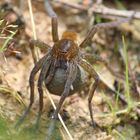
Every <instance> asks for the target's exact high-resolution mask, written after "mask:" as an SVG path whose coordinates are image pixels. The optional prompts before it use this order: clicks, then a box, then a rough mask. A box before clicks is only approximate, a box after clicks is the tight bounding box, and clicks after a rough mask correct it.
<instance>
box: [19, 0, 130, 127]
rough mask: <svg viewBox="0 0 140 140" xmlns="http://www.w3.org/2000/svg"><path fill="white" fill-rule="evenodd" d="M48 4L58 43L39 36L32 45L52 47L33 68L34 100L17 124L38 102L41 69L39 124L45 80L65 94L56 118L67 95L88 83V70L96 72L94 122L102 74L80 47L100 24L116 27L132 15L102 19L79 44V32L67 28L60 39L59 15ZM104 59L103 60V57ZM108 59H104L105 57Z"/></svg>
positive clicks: (91, 89) (84, 45)
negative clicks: (35, 87)
mask: <svg viewBox="0 0 140 140" xmlns="http://www.w3.org/2000/svg"><path fill="white" fill-rule="evenodd" d="M45 4H46V7H47V10H48V13H49V14H50V16H51V17H52V38H53V42H54V45H53V47H50V46H49V45H47V44H45V43H43V42H40V41H38V40H32V41H31V43H30V45H31V47H32V46H34V45H36V46H40V47H43V48H46V49H47V50H48V52H47V54H46V55H45V56H44V57H43V58H41V59H40V60H39V61H38V62H37V63H36V64H35V66H34V68H33V69H32V71H31V74H30V78H29V84H30V104H29V106H28V108H27V109H26V111H25V113H24V114H23V116H22V117H21V118H20V120H19V121H18V123H17V126H18V125H20V124H21V123H22V122H23V120H24V119H25V117H26V115H27V114H28V113H29V111H30V109H31V106H32V104H33V102H34V81H35V75H36V74H37V72H38V71H39V70H40V71H41V72H40V75H39V79H38V92H39V113H38V117H37V124H38V122H39V120H40V117H41V114H42V109H43V88H42V86H43V82H44V83H45V85H46V87H47V89H48V90H49V91H50V92H51V93H52V94H55V95H59V96H61V98H60V101H59V103H58V105H57V108H56V110H55V111H54V114H53V118H54V119H56V118H57V116H58V113H59V111H60V109H61V107H62V105H63V102H64V100H65V98H66V97H68V96H70V95H72V94H74V93H75V92H76V91H78V90H79V89H81V88H82V87H83V86H84V83H85V82H86V81H85V79H86V78H85V77H84V75H85V74H86V72H87V73H88V74H89V75H90V76H92V77H93V78H94V79H95V80H94V81H93V82H92V83H91V86H90V90H89V97H88V107H89V112H90V117H91V120H92V124H93V126H94V124H95V123H94V119H93V112H92V105H91V101H92V98H93V95H94V92H95V90H96V88H97V86H98V84H99V82H100V78H99V76H98V74H97V72H96V71H95V70H94V68H93V66H92V65H90V64H89V63H88V62H87V61H86V60H85V59H84V58H83V55H82V53H81V50H80V48H84V47H86V46H87V44H88V42H89V41H90V40H91V39H92V38H93V36H94V34H95V33H96V31H97V29H99V28H100V27H102V28H104V27H105V28H106V27H115V26H117V25H118V24H120V23H123V22H124V21H128V19H127V20H126V19H125V20H123V21H118V22H110V23H100V24H97V25H96V26H94V27H92V28H91V30H90V31H89V33H88V34H87V36H86V37H85V39H84V40H83V41H82V43H81V44H80V45H78V44H77V34H76V32H72V31H66V32H64V33H63V35H62V38H61V39H59V36H58V23H57V16H56V14H55V13H54V11H53V10H52V8H51V7H50V5H49V3H48V2H46V3H45ZM96 60H98V61H100V60H101V59H100V58H99V57H98V58H96V57H95V61H96ZM101 61H103V60H101ZM103 62H104V61H103Z"/></svg>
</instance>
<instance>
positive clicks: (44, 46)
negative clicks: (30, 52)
mask: <svg viewBox="0 0 140 140" xmlns="http://www.w3.org/2000/svg"><path fill="white" fill-rule="evenodd" d="M29 46H30V48H31V49H32V48H33V47H34V46H35V47H38V48H40V49H42V50H44V51H45V52H48V50H49V49H50V48H51V47H50V46H49V45H48V44H46V43H44V42H42V41H40V40H33V39H31V40H30V41H29Z"/></svg>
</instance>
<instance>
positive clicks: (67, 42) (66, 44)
mask: <svg viewBox="0 0 140 140" xmlns="http://www.w3.org/2000/svg"><path fill="white" fill-rule="evenodd" d="M71 46H72V42H71V41H70V40H63V41H62V44H61V46H60V48H59V51H60V52H61V53H63V54H64V53H67V52H68V51H69V49H70V48H71Z"/></svg>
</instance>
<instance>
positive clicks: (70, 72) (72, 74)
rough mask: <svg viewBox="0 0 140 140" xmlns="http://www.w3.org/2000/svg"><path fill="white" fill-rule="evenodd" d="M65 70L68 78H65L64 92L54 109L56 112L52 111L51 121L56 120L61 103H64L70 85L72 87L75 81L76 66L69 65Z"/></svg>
mask: <svg viewBox="0 0 140 140" xmlns="http://www.w3.org/2000/svg"><path fill="white" fill-rule="evenodd" d="M67 70H68V71H67V72H68V76H67V80H66V84H65V87H64V91H63V93H62V95H61V98H60V101H59V103H58V106H57V107H56V110H55V111H54V114H53V116H52V118H53V119H57V117H58V113H59V111H60V109H61V107H62V105H63V102H64V100H65V98H66V97H67V96H68V95H69V92H70V88H71V85H72V83H73V81H74V80H75V78H76V75H77V65H76V64H74V63H70V64H69V66H68V69H67Z"/></svg>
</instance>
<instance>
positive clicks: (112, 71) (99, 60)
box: [83, 54, 125, 80]
mask: <svg viewBox="0 0 140 140" xmlns="http://www.w3.org/2000/svg"><path fill="white" fill-rule="evenodd" d="M83 58H84V59H86V60H91V61H93V62H97V61H98V62H101V63H103V64H104V65H105V66H106V68H107V69H108V70H109V71H110V72H111V74H112V75H114V76H115V77H116V78H119V79H121V80H125V77H124V76H123V75H121V74H119V73H118V72H116V71H114V70H113V69H112V67H110V65H109V63H108V62H107V61H106V60H104V59H103V58H102V57H100V56H98V55H96V54H93V55H91V54H85V55H84V56H83Z"/></svg>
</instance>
